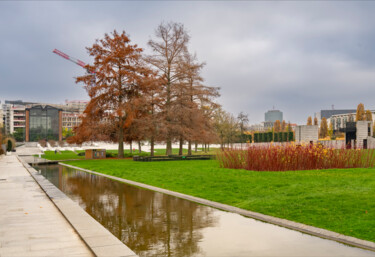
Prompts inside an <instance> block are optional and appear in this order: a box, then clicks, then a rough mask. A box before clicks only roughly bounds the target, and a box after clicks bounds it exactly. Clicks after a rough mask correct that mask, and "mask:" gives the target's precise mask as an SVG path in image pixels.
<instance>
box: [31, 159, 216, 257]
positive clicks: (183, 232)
mask: <svg viewBox="0 0 375 257" xmlns="http://www.w3.org/2000/svg"><path fill="white" fill-rule="evenodd" d="M38 169H39V170H41V172H42V174H43V176H45V177H46V178H47V179H48V180H50V181H51V182H52V183H53V184H54V185H56V186H58V187H59V189H60V190H62V191H63V192H64V193H65V194H67V195H69V197H71V198H73V199H74V200H75V201H78V202H79V204H80V205H81V206H82V207H83V208H84V209H85V211H86V212H87V213H89V214H90V215H91V216H92V217H94V218H95V219H96V220H97V221H98V222H100V223H101V224H102V225H103V226H104V227H106V228H107V229H109V230H110V231H111V233H112V234H114V235H115V236H116V237H118V238H119V239H120V240H121V241H123V242H124V243H125V244H126V245H127V246H129V247H130V248H131V249H132V250H133V251H135V252H136V253H137V254H139V255H142V256H196V255H204V253H203V252H202V250H201V249H200V247H199V246H198V242H199V241H200V240H201V239H202V237H203V236H202V233H201V232H200V230H201V229H202V228H206V227H210V226H214V225H215V223H216V222H217V218H215V217H214V215H212V214H213V211H214V209H212V208H208V207H205V206H202V205H198V204H195V203H193V202H190V201H186V200H182V199H179V198H176V197H171V196H168V195H164V194H161V193H157V192H153V191H149V190H143V189H139V188H136V187H134V186H130V185H127V184H124V183H119V182H117V181H113V180H110V179H107V178H105V177H101V176H96V175H92V174H89V173H86V172H82V171H77V170H74V169H71V168H67V167H64V166H58V167H57V166H55V165H54V166H48V165H47V166H40V167H38ZM57 171H58V172H57Z"/></svg>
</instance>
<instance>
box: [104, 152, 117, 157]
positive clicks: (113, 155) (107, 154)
mask: <svg viewBox="0 0 375 257" xmlns="http://www.w3.org/2000/svg"><path fill="white" fill-rule="evenodd" d="M105 157H107V158H113V157H117V154H116V153H110V152H106V153H105Z"/></svg>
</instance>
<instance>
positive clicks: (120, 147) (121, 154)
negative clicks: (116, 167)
mask: <svg viewBox="0 0 375 257" xmlns="http://www.w3.org/2000/svg"><path fill="white" fill-rule="evenodd" d="M117 157H118V158H124V128H123V127H122V126H120V128H119V131H118V153H117Z"/></svg>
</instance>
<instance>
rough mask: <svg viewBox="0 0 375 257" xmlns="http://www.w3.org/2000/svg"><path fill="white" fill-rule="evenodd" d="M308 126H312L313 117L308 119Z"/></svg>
mask: <svg viewBox="0 0 375 257" xmlns="http://www.w3.org/2000/svg"><path fill="white" fill-rule="evenodd" d="M306 125H312V119H311V116H309V117H308V118H307V124H306Z"/></svg>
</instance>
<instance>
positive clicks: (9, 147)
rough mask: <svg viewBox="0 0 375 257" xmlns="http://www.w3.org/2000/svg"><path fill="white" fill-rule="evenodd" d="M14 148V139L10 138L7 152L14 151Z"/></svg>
mask: <svg viewBox="0 0 375 257" xmlns="http://www.w3.org/2000/svg"><path fill="white" fill-rule="evenodd" d="M12 149H13V144H12V140H10V139H8V142H7V152H10V151H12Z"/></svg>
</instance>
